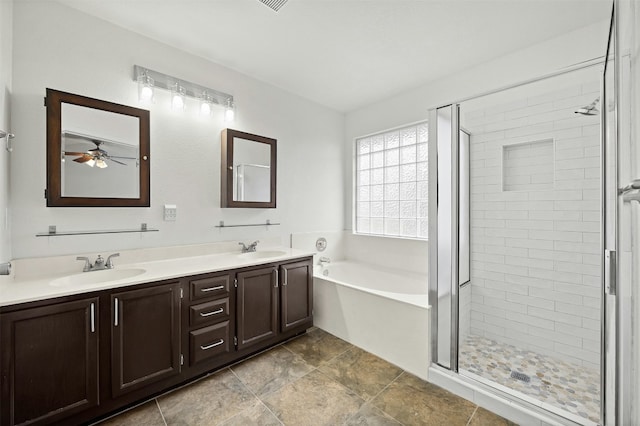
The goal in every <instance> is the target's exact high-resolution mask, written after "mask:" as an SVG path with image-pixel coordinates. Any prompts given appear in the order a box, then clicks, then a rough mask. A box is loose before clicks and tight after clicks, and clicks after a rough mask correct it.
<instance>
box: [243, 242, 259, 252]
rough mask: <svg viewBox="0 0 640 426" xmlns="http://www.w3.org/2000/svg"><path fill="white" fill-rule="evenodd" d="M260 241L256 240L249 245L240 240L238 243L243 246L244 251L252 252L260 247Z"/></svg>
mask: <svg viewBox="0 0 640 426" xmlns="http://www.w3.org/2000/svg"><path fill="white" fill-rule="evenodd" d="M259 242H260V241H254V242H252V243H251V244H249V246H246V245H245V244H244V243H242V242H240V243H238V244H239V245H241V246H242V253H251V252H254V251H256V248H257V247H258V243H259Z"/></svg>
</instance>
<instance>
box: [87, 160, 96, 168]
mask: <svg viewBox="0 0 640 426" xmlns="http://www.w3.org/2000/svg"><path fill="white" fill-rule="evenodd" d="M84 164H86V165H87V166H89V167H93V166H94V165H95V164H96V160H94V159H93V158H92V159H91V160H89V161H85V162H84Z"/></svg>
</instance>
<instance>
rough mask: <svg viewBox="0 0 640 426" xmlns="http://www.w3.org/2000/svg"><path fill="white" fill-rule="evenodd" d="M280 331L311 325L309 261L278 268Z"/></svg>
mask: <svg viewBox="0 0 640 426" xmlns="http://www.w3.org/2000/svg"><path fill="white" fill-rule="evenodd" d="M280 271H281V273H280V277H281V278H280V279H281V280H282V285H281V287H280V289H281V290H280V292H281V294H282V307H281V314H280V318H281V320H280V321H281V327H282V331H283V332H285V331H288V330H290V329H292V328H295V327H299V326H302V325H304V324H307V325H308V326H311V325H312V323H313V316H312V313H313V264H312V263H311V261H304V262H296V263H289V264H286V265H281V266H280Z"/></svg>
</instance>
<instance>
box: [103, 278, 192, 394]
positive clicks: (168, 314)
mask: <svg viewBox="0 0 640 426" xmlns="http://www.w3.org/2000/svg"><path fill="white" fill-rule="evenodd" d="M111 319H112V323H111V387H112V393H113V396H114V397H115V396H119V395H122V394H123V393H126V392H129V391H131V390H135V389H139V388H141V387H144V386H147V385H148V384H150V383H153V382H156V381H158V380H161V379H165V378H167V377H170V376H173V375H177V374H179V373H180V283H178V282H176V283H170V284H163V285H158V286H154V287H149V288H144V289H141V290H129V291H123V292H119V293H112V294H111Z"/></svg>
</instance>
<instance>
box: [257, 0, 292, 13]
mask: <svg viewBox="0 0 640 426" xmlns="http://www.w3.org/2000/svg"><path fill="white" fill-rule="evenodd" d="M259 1H260V2H261V3H264V4H266V5H267V6H269V7H270V8H271V9H273V10H275V11H276V12H277V11H279V10H280V8H281V7H282V6H284V4H285V3H286V2H287V0H259Z"/></svg>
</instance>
